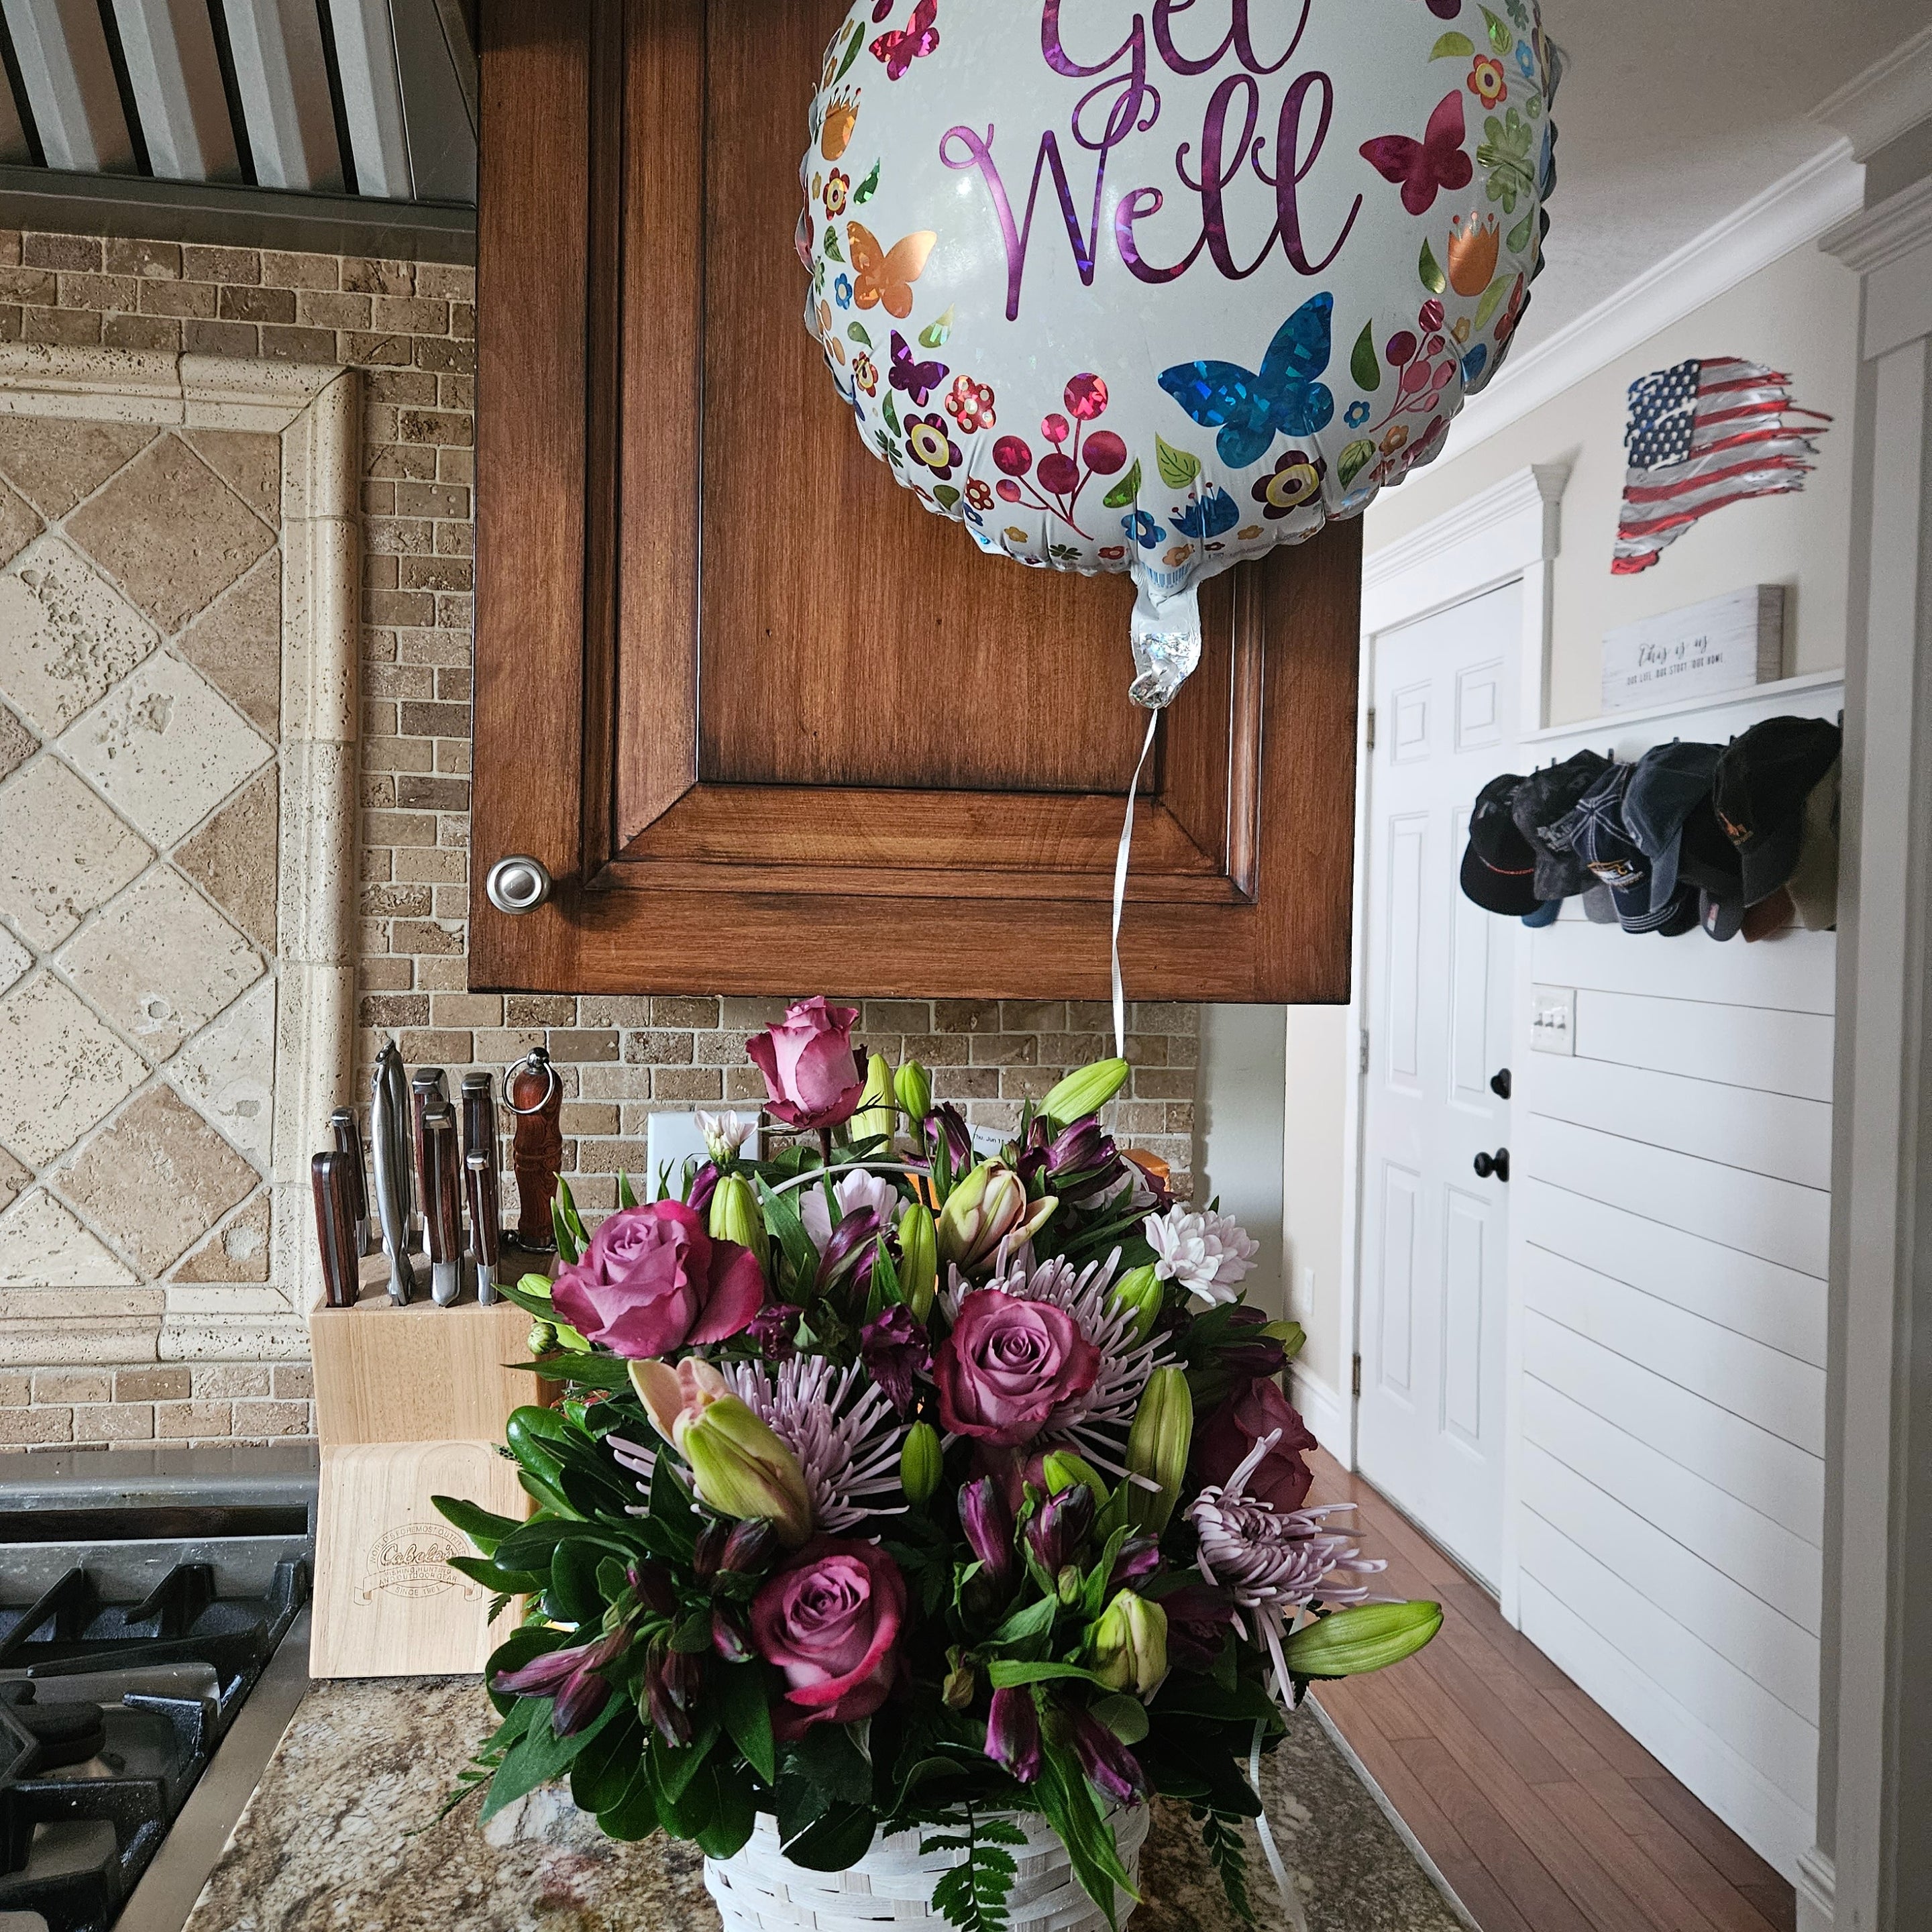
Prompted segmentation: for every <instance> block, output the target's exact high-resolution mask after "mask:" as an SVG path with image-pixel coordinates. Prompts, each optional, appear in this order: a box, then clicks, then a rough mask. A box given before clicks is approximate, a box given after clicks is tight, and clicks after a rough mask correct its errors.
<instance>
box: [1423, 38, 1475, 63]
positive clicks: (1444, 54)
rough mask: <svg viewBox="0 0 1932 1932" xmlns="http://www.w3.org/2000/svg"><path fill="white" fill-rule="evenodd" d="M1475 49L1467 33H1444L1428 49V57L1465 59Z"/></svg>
mask: <svg viewBox="0 0 1932 1932" xmlns="http://www.w3.org/2000/svg"><path fill="white" fill-rule="evenodd" d="M1475 51H1476V43H1475V41H1474V40H1471V39H1470V37H1469V35H1468V34H1444V35H1443V36H1442V39H1440V40H1438V41H1437V42H1436V44H1435V46H1433V47H1432V48H1430V50H1429V58H1430V59H1431V60H1433V61H1439V60H1467V59H1468V58H1469V56H1470V55H1472V54H1473V53H1474V52H1475Z"/></svg>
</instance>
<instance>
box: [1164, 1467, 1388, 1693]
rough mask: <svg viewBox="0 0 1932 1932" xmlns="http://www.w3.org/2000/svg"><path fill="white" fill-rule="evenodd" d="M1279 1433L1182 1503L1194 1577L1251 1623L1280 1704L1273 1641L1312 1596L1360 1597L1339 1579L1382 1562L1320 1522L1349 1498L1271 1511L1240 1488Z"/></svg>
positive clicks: (1347, 1506)
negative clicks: (1213, 1586)
mask: <svg viewBox="0 0 1932 1932" xmlns="http://www.w3.org/2000/svg"><path fill="white" fill-rule="evenodd" d="M1280 1433H1281V1432H1280V1430H1275V1431H1274V1432H1273V1433H1271V1434H1269V1435H1268V1436H1265V1437H1263V1438H1262V1439H1261V1440H1260V1441H1259V1442H1256V1445H1255V1446H1254V1448H1253V1449H1251V1450H1250V1451H1249V1452H1248V1454H1247V1457H1245V1459H1244V1460H1243V1461H1242V1462H1241V1464H1240V1465H1239V1466H1238V1467H1237V1468H1236V1469H1235V1472H1234V1474H1233V1475H1232V1476H1230V1477H1229V1478H1228V1480H1227V1481H1226V1482H1225V1483H1223V1484H1220V1485H1219V1486H1218V1487H1217V1486H1216V1485H1214V1484H1210V1485H1209V1486H1208V1487H1207V1488H1206V1489H1204V1490H1202V1492H1201V1493H1200V1495H1199V1496H1198V1497H1196V1499H1195V1500H1194V1501H1193V1502H1192V1503H1191V1504H1190V1505H1189V1506H1188V1509H1187V1518H1188V1520H1189V1521H1190V1523H1193V1526H1194V1529H1195V1533H1196V1535H1198V1536H1199V1538H1200V1549H1199V1553H1198V1556H1197V1559H1196V1561H1197V1562H1198V1563H1199V1567H1200V1571H1201V1574H1202V1576H1204V1577H1206V1578H1207V1580H1208V1582H1209V1583H1218V1584H1220V1586H1223V1588H1224V1589H1228V1590H1229V1591H1232V1592H1233V1594H1234V1598H1235V1603H1236V1604H1237V1605H1238V1607H1240V1608H1241V1610H1245V1611H1246V1612H1247V1614H1248V1615H1249V1616H1250V1617H1251V1618H1252V1619H1253V1620H1254V1624H1255V1628H1256V1630H1257V1631H1259V1634H1260V1640H1261V1641H1262V1642H1263V1643H1265V1644H1266V1645H1267V1646H1268V1656H1269V1658H1270V1659H1271V1661H1272V1662H1273V1664H1274V1676H1275V1689H1276V1694H1277V1696H1278V1697H1280V1698H1281V1699H1282V1700H1283V1703H1287V1701H1288V1698H1289V1675H1288V1666H1287V1664H1286V1661H1284V1659H1283V1655H1282V1649H1281V1642H1282V1638H1283V1635H1284V1634H1285V1633H1286V1629H1287V1628H1288V1626H1289V1623H1290V1622H1291V1620H1292V1619H1293V1618H1294V1616H1295V1615H1296V1614H1297V1613H1298V1612H1300V1611H1301V1610H1304V1609H1305V1608H1306V1607H1307V1605H1308V1604H1310V1602H1311V1601H1313V1600H1314V1599H1315V1598H1318V1597H1319V1598H1320V1599H1321V1600H1322V1602H1323V1603H1325V1604H1359V1603H1361V1602H1363V1601H1365V1600H1366V1599H1367V1597H1368V1595H1369V1587H1368V1586H1367V1584H1366V1583H1355V1582H1352V1581H1349V1580H1347V1576H1348V1575H1354V1574H1373V1572H1374V1571H1379V1570H1383V1569H1386V1568H1388V1565H1387V1564H1386V1563H1385V1562H1383V1561H1382V1559H1380V1558H1379V1557H1370V1556H1363V1555H1362V1553H1361V1551H1360V1550H1359V1549H1358V1547H1356V1544H1355V1540H1354V1538H1352V1537H1351V1536H1349V1535H1346V1534H1342V1533H1339V1532H1336V1531H1334V1530H1331V1529H1325V1527H1324V1524H1325V1523H1326V1521H1327V1520H1328V1518H1329V1517H1331V1516H1337V1515H1340V1514H1343V1513H1345V1512H1346V1511H1351V1510H1352V1509H1353V1508H1355V1505H1354V1504H1353V1503H1325V1504H1323V1505H1320V1506H1319V1507H1318V1508H1314V1509H1299V1510H1277V1508H1275V1507H1274V1505H1273V1504H1272V1503H1268V1502H1263V1501H1262V1499H1260V1498H1259V1496H1250V1495H1248V1494H1247V1481H1248V1478H1250V1476H1252V1475H1253V1474H1254V1472H1255V1471H1256V1469H1259V1467H1260V1466H1261V1463H1262V1458H1263V1457H1265V1456H1266V1455H1267V1454H1268V1451H1270V1450H1271V1449H1272V1448H1274V1445H1275V1444H1276V1442H1277V1440H1278V1439H1280ZM1344 1573H1347V1574H1346V1575H1345V1574H1344ZM1245 1634H1246V1633H1245V1632H1244V1635H1245Z"/></svg>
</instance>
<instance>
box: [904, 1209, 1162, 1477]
mask: <svg viewBox="0 0 1932 1932" xmlns="http://www.w3.org/2000/svg"><path fill="white" fill-rule="evenodd" d="M1031 1258H1032V1250H1031V1247H1028V1249H1025V1250H1022V1254H1021V1256H1020V1257H1019V1259H1018V1261H1017V1262H1016V1263H1013V1262H1011V1259H1010V1265H1009V1272H1007V1274H1003V1275H996V1276H995V1277H994V1278H993V1279H992V1280H991V1281H989V1282H988V1283H986V1286H984V1287H983V1288H974V1287H972V1286H970V1285H969V1284H968V1283H966V1282H965V1280H962V1277H961V1276H960V1273H959V1270H958V1269H957V1268H954V1269H953V1270H952V1271H951V1275H952V1279H951V1280H950V1283H949V1284H948V1286H947V1288H946V1289H944V1292H942V1295H941V1306H942V1307H944V1309H945V1310H946V1313H947V1318H948V1319H949V1320H951V1321H955V1322H956V1321H957V1320H958V1319H959V1304H960V1303H961V1302H962V1301H964V1300H965V1298H966V1297H967V1296H968V1295H986V1294H992V1293H998V1294H1001V1295H1011V1296H1012V1297H1013V1298H1014V1299H1015V1300H1016V1301H1050V1302H1052V1303H1053V1304H1054V1305H1055V1307H1059V1308H1064V1310H1066V1311H1067V1313H1068V1314H1069V1315H1070V1316H1073V1319H1074V1321H1075V1322H1076V1323H1077V1324H1078V1325H1079V1329H1080V1332H1081V1334H1082V1335H1084V1336H1085V1337H1086V1338H1087V1340H1088V1343H1090V1344H1091V1346H1092V1347H1093V1349H1094V1352H1095V1353H1096V1354H1097V1355H1099V1357H1100V1373H1098V1374H1097V1376H1095V1377H1094V1386H1093V1387H1092V1388H1090V1389H1088V1391H1086V1393H1085V1394H1084V1395H1078V1396H1076V1397H1073V1399H1072V1400H1070V1401H1067V1402H1064V1403H1061V1405H1060V1406H1059V1407H1058V1409H1055V1411H1054V1412H1053V1413H1052V1415H1050V1416H1049V1417H1048V1418H1047V1419H1046V1424H1044V1426H1043V1427H1042V1429H1041V1430H1040V1435H1039V1436H1037V1437H1036V1438H1035V1439H1034V1445H1033V1446H1034V1448H1036V1449H1049V1448H1052V1447H1053V1446H1054V1445H1055V1443H1056V1442H1071V1443H1072V1444H1073V1445H1074V1446H1075V1447H1076V1448H1078V1449H1079V1451H1080V1453H1081V1454H1082V1455H1083V1456H1085V1457H1086V1458H1087V1460H1088V1461H1089V1462H1091V1463H1097V1464H1098V1465H1099V1466H1100V1467H1101V1468H1102V1469H1109V1470H1112V1472H1113V1473H1114V1474H1115V1475H1118V1476H1124V1475H1126V1473H1127V1466H1126V1464H1125V1463H1124V1462H1123V1460H1121V1458H1122V1456H1123V1454H1124V1451H1125V1448H1126V1445H1127V1431H1128V1430H1129V1429H1130V1428H1131V1427H1133V1420H1134V1412H1135V1410H1136V1409H1137V1408H1139V1406H1140V1399H1141V1391H1142V1390H1143V1389H1144V1388H1146V1387H1147V1379H1148V1376H1150V1375H1151V1374H1152V1373H1153V1372H1154V1365H1155V1364H1156V1362H1157V1361H1158V1360H1159V1359H1160V1352H1161V1345H1160V1343H1158V1342H1142V1341H1139V1340H1136V1337H1135V1330H1136V1326H1137V1325H1138V1318H1137V1316H1136V1313H1135V1311H1134V1310H1132V1309H1129V1308H1117V1307H1115V1306H1114V1305H1113V1304H1112V1301H1111V1300H1110V1297H1111V1295H1112V1290H1113V1286H1114V1274H1115V1270H1116V1269H1117V1268H1118V1267H1119V1265H1120V1260H1121V1256H1120V1251H1119V1250H1118V1249H1116V1250H1115V1251H1114V1253H1112V1254H1111V1255H1109V1256H1108V1257H1107V1259H1106V1260H1105V1261H1104V1262H1088V1265H1086V1267H1085V1268H1079V1269H1076V1268H1075V1267H1074V1265H1073V1263H1072V1262H1068V1261H1050V1262H1042V1263H1041V1264H1040V1266H1039V1267H1037V1268H1035V1267H1034V1266H1033V1265H1031Z"/></svg>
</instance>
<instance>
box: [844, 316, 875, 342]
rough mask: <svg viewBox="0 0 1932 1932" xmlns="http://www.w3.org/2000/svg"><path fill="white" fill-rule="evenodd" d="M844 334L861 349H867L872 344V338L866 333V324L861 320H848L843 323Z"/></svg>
mask: <svg viewBox="0 0 1932 1932" xmlns="http://www.w3.org/2000/svg"><path fill="white" fill-rule="evenodd" d="M845 335H846V339H847V341H852V342H856V343H857V344H858V345H859V347H860V348H861V349H869V348H871V346H872V338H871V336H870V335H868V334H867V333H866V332H865V324H864V323H862V322H848V323H847V324H846V325H845Z"/></svg>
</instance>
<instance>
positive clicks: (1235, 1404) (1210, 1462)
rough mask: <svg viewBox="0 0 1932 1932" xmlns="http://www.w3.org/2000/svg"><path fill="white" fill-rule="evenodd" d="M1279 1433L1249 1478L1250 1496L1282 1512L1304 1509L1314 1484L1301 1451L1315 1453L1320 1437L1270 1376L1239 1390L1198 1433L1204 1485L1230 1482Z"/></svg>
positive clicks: (1197, 1464) (1199, 1472)
mask: <svg viewBox="0 0 1932 1932" xmlns="http://www.w3.org/2000/svg"><path fill="white" fill-rule="evenodd" d="M1277 1430H1279V1431H1280V1440H1279V1441H1278V1442H1277V1443H1276V1444H1275V1445H1274V1447H1273V1448H1271V1449H1270V1450H1269V1451H1268V1454H1266V1455H1265V1456H1264V1457H1262V1460H1261V1462H1260V1464H1259V1466H1258V1467H1257V1468H1256V1471H1255V1472H1254V1474H1253V1475H1252V1476H1250V1478H1248V1481H1247V1493H1248V1494H1249V1495H1250V1496H1259V1498H1260V1499H1262V1501H1263V1502H1268V1503H1272V1504H1273V1505H1274V1507H1275V1508H1277V1509H1278V1510H1297V1509H1299V1508H1301V1505H1302V1503H1303V1502H1304V1500H1305V1499H1306V1498H1307V1495H1308V1490H1309V1486H1310V1484H1312V1483H1313V1481H1314V1480H1315V1475H1314V1472H1313V1470H1311V1469H1310V1468H1309V1466H1308V1465H1307V1463H1304V1461H1303V1460H1301V1451H1303V1450H1304V1449H1313V1448H1314V1447H1315V1446H1316V1444H1315V1438H1314V1437H1313V1436H1311V1435H1310V1434H1309V1433H1308V1425H1307V1424H1306V1423H1305V1422H1304V1421H1302V1419H1301V1417H1300V1416H1299V1415H1297V1414H1296V1413H1295V1409H1294V1408H1293V1407H1292V1405H1291V1404H1290V1403H1289V1400H1288V1398H1287V1397H1286V1396H1285V1395H1283V1394H1282V1392H1281V1389H1280V1385H1279V1384H1277V1383H1275V1382H1270V1381H1269V1380H1268V1379H1266V1378H1265V1377H1263V1378H1261V1379H1259V1380H1256V1381H1255V1382H1250V1383H1249V1384H1248V1385H1247V1388H1243V1389H1237V1390H1236V1391H1235V1393H1234V1394H1232V1395H1231V1396H1230V1397H1229V1398H1228V1400H1226V1402H1224V1403H1222V1405H1221V1406H1220V1408H1219V1409H1217V1410H1216V1411H1215V1412H1214V1414H1213V1415H1211V1416H1210V1417H1209V1418H1208V1420H1207V1421H1206V1422H1205V1423H1204V1424H1202V1427H1200V1428H1199V1430H1196V1433H1195V1437H1194V1467H1195V1472H1196V1474H1197V1475H1199V1477H1200V1478H1201V1480H1202V1481H1203V1482H1204V1483H1215V1484H1222V1483H1225V1482H1226V1481H1227V1480H1228V1478H1229V1477H1230V1476H1232V1475H1233V1474H1234V1473H1235V1470H1236V1469H1238V1468H1239V1467H1240V1466H1241V1463H1243V1461H1244V1460H1246V1458H1247V1454H1248V1452H1249V1451H1250V1450H1252V1449H1253V1448H1254V1446H1255V1445H1256V1443H1257V1442H1260V1441H1261V1440H1262V1439H1263V1438H1264V1437H1265V1436H1272V1435H1274V1433H1276V1432H1277Z"/></svg>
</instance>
